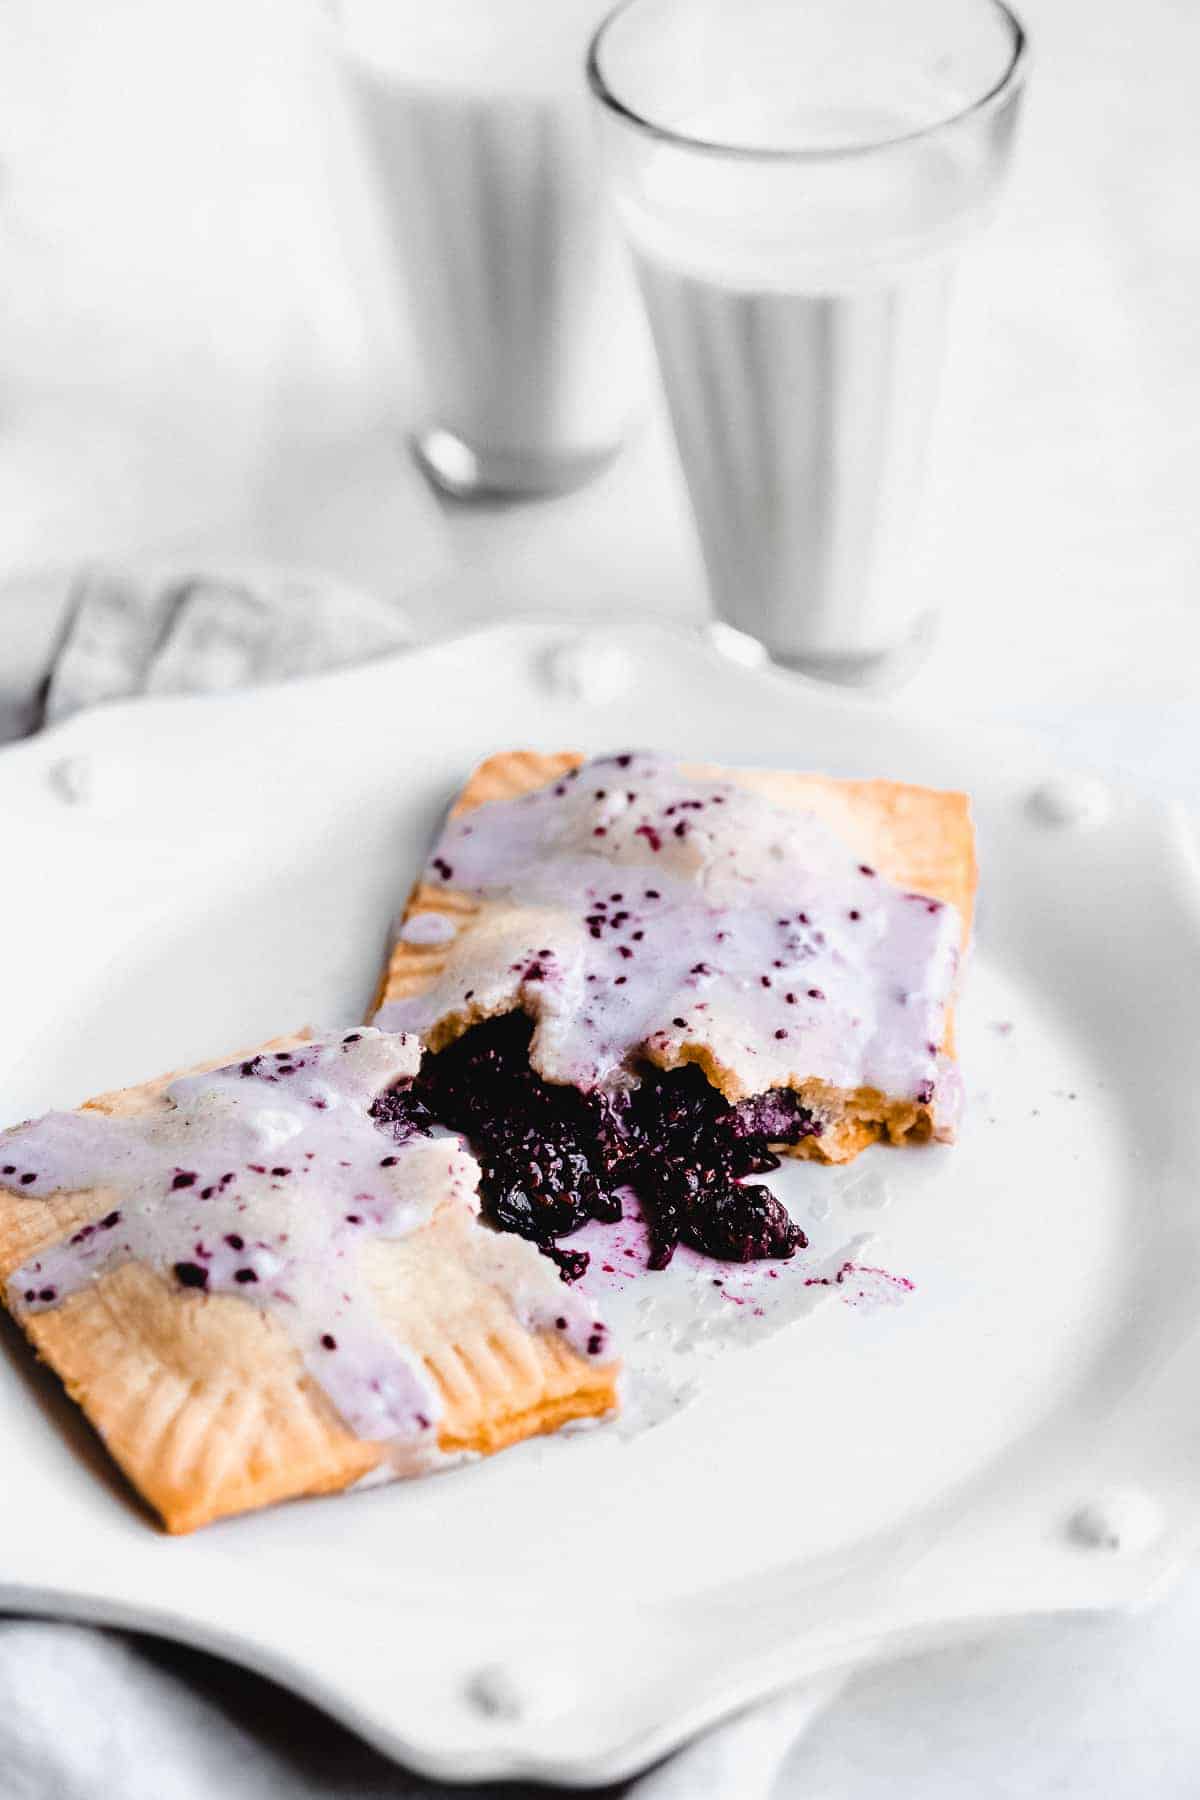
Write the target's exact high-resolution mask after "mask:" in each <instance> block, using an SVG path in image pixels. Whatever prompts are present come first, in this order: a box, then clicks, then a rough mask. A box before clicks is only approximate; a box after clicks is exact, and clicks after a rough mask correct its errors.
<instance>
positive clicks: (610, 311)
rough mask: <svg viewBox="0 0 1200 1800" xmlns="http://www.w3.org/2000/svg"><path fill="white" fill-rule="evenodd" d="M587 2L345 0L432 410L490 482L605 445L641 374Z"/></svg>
mask: <svg viewBox="0 0 1200 1800" xmlns="http://www.w3.org/2000/svg"><path fill="white" fill-rule="evenodd" d="M603 11H604V7H603V5H602V4H599V3H598V0H344V4H343V6H342V8H341V18H342V24H343V29H344V36H345V42H346V46H347V52H348V58H347V60H348V65H349V68H350V70H351V73H352V78H353V81H354V86H355V89H356V92H357V96H358V99H359V102H360V108H361V116H362V120H363V124H364V128H365V132H366V136H367V140H368V144H369V146H370V149H371V152H372V155H373V160H374V163H375V166H376V170H377V173H378V177H379V183H378V185H379V189H380V194H381V200H382V204H383V206H384V209H385V213H386V217H387V223H388V226H389V229H390V236H391V239H392V243H393V246H394V250H395V254H396V261H397V266H398V269H399V273H400V278H401V281H402V285H403V289H404V294H405V297H406V300H407V304H408V307H409V309H410V313H411V318H412V323H413V327H414V333H415V338H416V342H417V347H418V350H419V354H420V357H421V359H422V364H423V367H422V370H421V373H422V376H423V381H424V387H425V392H426V395H427V415H428V416H427V420H426V423H427V425H428V426H429V427H430V428H431V429H434V430H436V431H437V432H438V433H440V434H449V435H450V436H451V437H452V438H453V439H455V440H457V441H458V442H460V443H461V444H463V445H465V446H467V448H468V449H469V451H470V452H472V453H473V454H474V456H475V457H476V458H478V459H479V461H480V463H481V464H482V466H483V467H484V469H485V470H486V469H487V468H488V467H489V466H490V467H492V468H493V469H495V470H498V471H499V476H498V485H501V486H503V485H505V480H506V478H507V476H509V475H513V477H514V480H515V482H516V484H517V485H523V484H524V483H525V482H526V481H528V484H529V485H531V486H537V485H538V484H539V480H540V478H541V476H542V475H543V474H545V475H546V477H547V479H548V481H549V483H550V484H551V485H552V484H553V481H554V472H555V470H556V469H558V468H561V467H569V466H570V465H571V464H573V463H575V462H584V463H586V462H587V461H588V460H589V459H594V458H597V457H600V458H602V457H603V456H604V455H605V454H607V453H609V452H611V451H612V450H613V449H614V448H615V447H616V445H617V444H618V443H619V442H620V439H621V437H622V434H623V431H624V428H625V425H626V423H627V421H628V419H629V416H630V413H631V411H632V410H633V409H634V406H635V403H636V399H637V396H638V391H639V385H640V381H642V380H644V374H643V365H642V363H641V361H640V349H641V346H640V339H639V331H638V311H637V305H636V295H635V293H634V289H633V282H632V278H631V276H630V274H629V271H628V268H627V260H626V252H625V249H624V246H623V245H622V244H621V243H620V241H619V238H618V235H617V233H616V230H615V228H614V226H613V223H612V221H611V220H610V218H609V215H608V212H607V209H606V204H605V200H604V196H603V194H602V192H601V185H600V176H599V171H598V152H597V146H596V143H595V127H594V122H593V121H592V120H591V119H590V118H589V116H588V111H587V100H586V87H585V82H584V77H583V60H584V55H585V52H586V47H587V41H588V37H589V34H590V31H591V29H592V28H593V27H594V26H595V25H596V23H597V22H598V20H599V18H600V17H601V15H602V13H603Z"/></svg>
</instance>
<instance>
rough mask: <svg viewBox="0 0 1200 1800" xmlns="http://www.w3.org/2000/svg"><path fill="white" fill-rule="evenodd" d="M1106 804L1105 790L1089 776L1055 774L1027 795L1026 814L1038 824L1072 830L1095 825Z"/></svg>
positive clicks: (1103, 786) (1103, 813)
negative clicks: (1030, 814) (1028, 813)
mask: <svg viewBox="0 0 1200 1800" xmlns="http://www.w3.org/2000/svg"><path fill="white" fill-rule="evenodd" d="M1110 805H1111V801H1110V799H1109V793H1108V789H1107V788H1106V787H1105V785H1104V783H1103V782H1102V781H1097V780H1096V779H1095V778H1094V777H1093V776H1090V775H1056V776H1054V777H1053V778H1052V779H1051V780H1050V781H1044V782H1042V784H1041V786H1040V787H1036V788H1034V790H1033V792H1032V793H1031V794H1030V796H1029V811H1030V812H1031V813H1032V814H1033V817H1034V818H1035V819H1037V821H1038V822H1039V824H1042V825H1060V826H1069V827H1071V828H1073V829H1075V830H1078V829H1080V828H1081V827H1086V826H1089V825H1099V824H1100V822H1101V821H1102V820H1103V819H1105V818H1106V817H1107V816H1108V811H1109V807H1110Z"/></svg>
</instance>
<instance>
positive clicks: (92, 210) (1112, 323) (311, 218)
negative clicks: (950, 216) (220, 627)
mask: <svg viewBox="0 0 1200 1800" xmlns="http://www.w3.org/2000/svg"><path fill="white" fill-rule="evenodd" d="M1023 10H1024V13H1025V15H1026V18H1027V22H1028V24H1029V26H1030V28H1031V34H1032V36H1033V38H1034V42H1035V73H1034V78H1033V80H1032V83H1031V91H1030V97H1029V101H1028V105H1027V110H1026V117H1025V120H1024V122H1023V129H1022V134H1021V138H1020V141H1019V143H1018V146H1017V152H1016V160H1015V165H1014V169H1013V172H1012V178H1011V181H1010V184H1009V186H1008V189H1007V192H1006V194H1005V196H1004V198H1003V202H1002V205H1001V209H1000V213H999V217H998V219H997V221H996V223H995V225H994V226H993V228H992V229H991V230H990V232H989V233H988V234H987V235H986V236H984V237H983V238H981V239H980V241H979V242H977V243H976V244H975V245H974V246H973V247H972V250H971V254H970V255H969V256H968V257H967V259H966V261H965V264H964V267H963V270H962V274H961V279H960V283H959V293H958V302H957V310H956V313H955V315H954V325H953V333H952V342H951V346H950V358H949V366H948V371H947V378H946V381H945V386H944V399H943V406H942V417H941V426H940V442H939V448H938V454H937V456H936V458H935V462H934V474H933V481H934V491H933V494H932V496H931V504H930V508H929V516H930V518H931V520H932V521H933V524H932V528H931V530H930V531H929V533H928V534H927V539H926V541H925V542H923V544H922V545H921V548H920V563H919V567H920V571H921V579H922V581H923V582H924V583H925V584H927V586H928V589H929V592H930V593H931V594H932V595H934V596H936V598H937V600H938V601H939V603H940V607H941V612H942V630H941V634H940V637H939V640H938V642H937V644H936V647H935V649H934V651H933V654H932V655H931V657H930V658H929V659H928V660H927V662H926V663H925V665H924V667H923V669H922V670H921V672H920V673H919V674H918V675H917V677H916V683H915V687H914V689H913V694H914V697H915V698H918V699H919V698H921V697H924V698H925V699H926V700H927V701H928V703H929V704H931V705H940V704H943V703H945V702H946V701H947V700H948V699H949V698H950V697H951V696H955V697H956V698H957V700H959V701H962V702H963V703H965V705H966V706H967V707H968V708H970V707H972V706H974V705H976V704H986V705H987V706H988V707H989V709H996V708H1004V709H1008V710H1012V709H1018V708H1021V707H1028V708H1033V709H1039V708H1045V707H1053V708H1062V707H1063V706H1066V705H1069V706H1070V707H1072V708H1079V707H1086V706H1103V705H1107V704H1108V703H1109V702H1111V701H1112V700H1113V699H1114V698H1116V697H1117V696H1119V697H1120V699H1121V700H1122V702H1125V701H1135V702H1138V701H1140V702H1144V703H1147V704H1151V705H1155V706H1159V707H1161V706H1164V705H1165V706H1167V707H1168V708H1169V707H1171V706H1172V705H1175V706H1178V705H1184V704H1190V703H1191V702H1193V701H1194V699H1195V677H1194V673H1193V671H1194V667H1195V664H1196V657H1195V654H1194V652H1195V650H1196V648H1197V626H1196V623H1195V618H1196V607H1195V598H1194V597H1195V593H1196V585H1197V575H1198V574H1200V569H1198V566H1197V565H1198V563H1200V533H1198V531H1197V528H1196V526H1195V522H1194V518H1193V516H1192V515H1193V511H1194V496H1195V492H1196V485H1197V476H1198V475H1200V454H1198V444H1197V436H1198V433H1200V424H1198V420H1200V307H1197V304H1196V294H1197V277H1198V275H1200V232H1198V231H1197V228H1196V223H1195V200H1194V196H1195V183H1196V176H1197V173H1198V163H1200V128H1198V127H1197V123H1196V120H1197V108H1196V105H1195V93H1194V74H1195V70H1196V68H1197V66H1200V9H1197V8H1196V7H1195V6H1194V5H1193V4H1191V3H1190V0H1145V3H1143V4H1142V5H1140V6H1139V7H1138V8H1137V9H1136V13H1131V12H1130V11H1129V9H1127V8H1126V7H1125V6H1124V5H1123V4H1120V3H1119V0H1029V3H1028V4H1027V5H1026V6H1025V8H1024V9H1023ZM359 124H360V121H359V120H358V118H357V117H356V111H355V107H354V105H353V104H352V100H351V98H350V97H348V95H347V93H346V90H345V88H344V86H343V85H342V82H341V80H340V78H339V71H338V68H337V63H336V58H335V56H334V54H333V34H332V32H331V22H330V18H329V16H328V15H327V14H326V13H324V12H323V11H322V10H321V9H320V8H318V7H317V6H315V5H308V4H305V3H303V0H290V3H287V4H284V3H282V0H207V3H206V4H205V5H204V6H198V5H195V4H193V3H189V0H106V4H105V5H104V6H103V7H96V6H89V5H86V4H84V3H83V0H36V4H35V3H34V0H9V4H8V5H7V6H6V7H5V8H4V9H3V13H2V15H0V578H2V579H3V583H4V585H3V588H2V589H0V667H3V668H4V669H5V672H6V679H7V680H8V682H9V684H10V685H12V684H13V683H15V682H16V681H17V678H18V677H17V670H18V665H19V666H20V669H21V671H22V678H23V674H24V671H26V669H27V668H28V667H30V666H32V664H33V663H35V662H36V661H37V659H38V658H39V657H40V656H42V655H43V653H44V648H45V643H44V640H45V637H46V634H47V633H48V632H49V630H50V624H49V619H50V613H51V610H52V609H50V608H49V606H48V603H47V601H46V598H45V593H46V590H45V586H44V584H43V583H42V581H41V577H42V576H43V574H44V572H45V571H46V569H47V568H49V567H52V566H57V567H70V566H74V565H77V564H78V563H79V562H80V560H81V559H85V558H86V559H91V558H95V557H97V556H101V557H105V558H117V559H120V558H125V557H130V556H137V557H145V556H147V555H166V556H170V557H174V556H176V555H177V554H182V555H184V556H186V557H187V558H189V559H192V560H193V561H201V560H204V559H208V560H209V561H214V560H215V561H218V562H222V563H224V562H228V561H230V560H231V559H233V560H237V559H249V560H250V561H252V562H253V561H255V560H266V561H269V562H272V563H283V564H286V565H288V566H295V567H300V568H304V569H328V570H330V571H332V572H333V573H335V574H337V575H340V576H342V577H345V578H348V579H349V580H351V581H353V582H355V583H357V584H361V585H362V586H364V587H366V588H368V589H370V590H372V591H374V592H376V593H378V594H380V595H382V596H384V597H390V596H393V595H397V596H398V595H403V598H404V605H405V608H406V610H407V612H408V614H409V616H410V617H411V618H412V619H413V621H414V624H415V626H416V628H417V630H418V631H419V632H428V631H432V630H435V629H436V630H439V631H441V630H445V629H447V628H449V627H457V626H458V625H460V624H466V623H468V622H470V621H471V620H473V619H478V618H483V617H487V618H494V617H496V616H502V615H504V614H506V613H508V612H510V611H513V610H521V611H526V612H533V611H541V612H545V611H553V612H555V613H559V612H561V613H563V614H564V615H565V614H567V613H584V614H595V613H598V612H603V613H604V614H605V615H606V616H611V615H612V614H613V613H615V612H616V611H618V610H622V611H629V612H635V613H657V614H663V615H671V616H676V617H680V618H690V617H697V616H699V614H700V613H701V612H702V610H703V607H704V604H705V602H704V597H703V596H704V587H703V580H702V575H701V570H700V564H699V557H698V552H697V549H696V546H695V542H694V536H693V529H692V525H691V521H690V518H689V515H688V511H687V506H686V502H685V498H684V494H683V487H682V482H681V479H680V476H679V472H678V467H677V463H676V458H675V454H674V451H673V448H672V444H671V441H670V435H669V432H668V430H667V429H666V426H665V423H664V419H663V416H662V409H661V406H660V405H658V404H657V403H656V404H655V405H654V406H653V407H652V408H651V412H650V416H649V419H648V421H647V422H646V423H645V425H644V426H642V427H641V428H640V429H639V430H638V431H637V432H636V433H635V434H634V436H633V439H632V441H631V442H630V443H629V444H628V445H627V446H626V448H625V450H624V451H623V453H622V454H621V455H620V456H619V457H618V458H617V459H616V461H615V462H614V463H613V464H612V465H611V466H610V467H609V468H608V469H607V470H606V472H605V473H604V474H603V475H602V476H600V478H599V479H598V480H596V481H595V482H593V483H592V484H590V485H588V486H586V487H584V488H582V489H580V490H578V491H576V492H574V493H572V494H570V495H568V496H566V497H564V498H561V499H558V500H553V501H546V502H539V503H536V504H530V505H524V506H515V507H514V506H496V505H493V506H478V505H476V506H473V507H469V508H467V507H462V506H457V507H456V506H454V505H447V504H444V503H438V502H436V501H435V500H434V499H433V497H432V495H431V493H430V492H429V491H428V490H426V489H425V488H423V487H419V486H417V484H415V483H414V482H413V481H412V479H411V475H410V468H409V466H408V459H407V457H406V455H405V452H404V449H403V436H404V432H405V430H406V428H407V426H408V424H410V423H411V421H412V419H413V418H414V417H415V415H416V411H417V409H418V407H419V405H420V383H421V369H420V367H419V360H418V358H417V357H416V356H415V355H414V353H413V349H412V345H411V342H410V341H409V339H408V337H407V335H406V329H405V322H404V318H403V314H402V311H401V309H400V307H399V305H398V302H397V298H396V296H397V288H396V283H395V281H394V279H393V276H392V273H391V270H390V268H389V257H390V255H391V254H392V250H391V246H390V245H389V244H388V242H387V241H386V238H385V233H384V231H383V229H382V227H381V224H380V219H379V214H378V211H377V208H376V206H375V198H376V196H375V195H374V193H373V191H372V184H371V175H370V170H369V168H368V166H367V162H366V159H365V157H364V154H363V148H362V142H361V136H360V131H359ZM1169 647H1170V648H1169ZM1164 652H1165V653H1164ZM1185 652H1186V653H1185Z"/></svg>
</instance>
